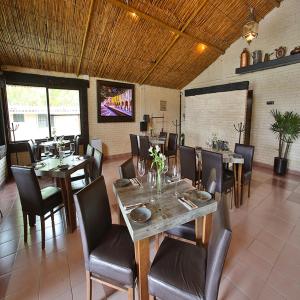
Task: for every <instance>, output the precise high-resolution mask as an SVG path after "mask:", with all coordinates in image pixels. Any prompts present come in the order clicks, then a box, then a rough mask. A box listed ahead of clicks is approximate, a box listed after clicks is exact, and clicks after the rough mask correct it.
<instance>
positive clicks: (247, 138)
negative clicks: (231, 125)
mask: <svg viewBox="0 0 300 300" xmlns="http://www.w3.org/2000/svg"><path fill="white" fill-rule="evenodd" d="M252 104H253V90H250V91H248V93H247V103H246V120H245V137H244V144H245V145H250V133H251V119H252Z"/></svg>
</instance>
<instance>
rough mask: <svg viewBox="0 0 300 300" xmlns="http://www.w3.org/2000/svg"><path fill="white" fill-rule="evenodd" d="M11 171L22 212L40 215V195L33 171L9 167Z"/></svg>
mask: <svg viewBox="0 0 300 300" xmlns="http://www.w3.org/2000/svg"><path fill="white" fill-rule="evenodd" d="M11 170H12V173H13V176H14V178H15V181H16V185H17V187H18V191H19V196H20V200H21V206H22V210H23V211H25V212H27V213H32V214H36V215H40V214H41V213H42V195H41V190H40V186H39V182H38V180H37V177H36V175H35V172H34V169H33V168H32V167H23V166H11Z"/></svg>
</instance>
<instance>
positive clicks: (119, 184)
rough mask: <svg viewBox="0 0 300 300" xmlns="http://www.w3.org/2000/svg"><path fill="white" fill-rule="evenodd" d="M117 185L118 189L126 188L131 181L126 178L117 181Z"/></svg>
mask: <svg viewBox="0 0 300 300" xmlns="http://www.w3.org/2000/svg"><path fill="white" fill-rule="evenodd" d="M115 185H116V186H117V187H125V186H128V185H130V180H129V179H126V178H122V179H117V180H116V182H115Z"/></svg>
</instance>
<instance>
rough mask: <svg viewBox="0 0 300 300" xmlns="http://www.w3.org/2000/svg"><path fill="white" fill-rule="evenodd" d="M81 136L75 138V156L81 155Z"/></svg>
mask: <svg viewBox="0 0 300 300" xmlns="http://www.w3.org/2000/svg"><path fill="white" fill-rule="evenodd" d="M79 146H80V135H76V136H75V154H76V155H79Z"/></svg>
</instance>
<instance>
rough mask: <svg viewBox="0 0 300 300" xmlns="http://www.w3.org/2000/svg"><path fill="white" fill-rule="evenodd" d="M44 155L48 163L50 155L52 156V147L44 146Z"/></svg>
mask: <svg viewBox="0 0 300 300" xmlns="http://www.w3.org/2000/svg"><path fill="white" fill-rule="evenodd" d="M44 154H45V156H46V162H47V160H48V157H49V155H50V146H48V145H46V146H44ZM47 164H48V163H47Z"/></svg>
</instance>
